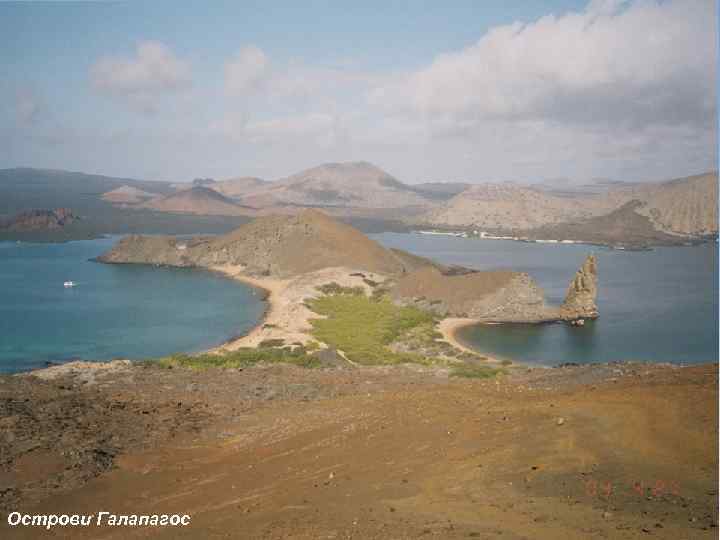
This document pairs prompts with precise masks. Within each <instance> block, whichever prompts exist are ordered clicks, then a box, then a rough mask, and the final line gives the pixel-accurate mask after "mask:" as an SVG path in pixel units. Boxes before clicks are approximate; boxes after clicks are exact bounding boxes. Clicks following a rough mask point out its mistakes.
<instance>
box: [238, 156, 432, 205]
mask: <svg viewBox="0 0 720 540" xmlns="http://www.w3.org/2000/svg"><path fill="white" fill-rule="evenodd" d="M246 204H249V205H251V206H268V205H272V204H292V205H298V206H320V207H322V206H346V207H356V208H402V207H409V206H423V205H428V204H429V198H428V197H424V196H423V195H422V194H421V192H419V191H418V190H416V189H415V188H413V187H412V186H409V185H407V184H403V183H402V182H400V181H399V180H397V179H396V178H394V177H393V176H391V175H389V174H388V173H386V172H385V171H383V170H382V169H380V168H379V167H376V166H375V165H372V164H371V163H367V162H364V161H359V162H350V163H326V164H324V165H320V166H318V167H313V168H312V169H307V170H305V171H301V172H299V173H297V174H294V175H292V176H288V177H287V178H284V179H280V180H276V181H275V182H272V183H269V185H268V186H267V188H266V189H264V190H261V191H259V192H257V193H255V194H254V195H251V196H250V197H248V198H247V199H246Z"/></svg>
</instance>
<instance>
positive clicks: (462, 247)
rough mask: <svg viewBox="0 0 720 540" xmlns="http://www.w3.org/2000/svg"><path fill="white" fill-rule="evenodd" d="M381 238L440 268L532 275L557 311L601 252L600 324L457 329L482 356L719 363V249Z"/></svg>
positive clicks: (546, 362)
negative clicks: (586, 263) (591, 257)
mask: <svg viewBox="0 0 720 540" xmlns="http://www.w3.org/2000/svg"><path fill="white" fill-rule="evenodd" d="M375 238H376V239H377V240H379V241H380V242H382V243H383V244H385V245H387V246H389V247H397V248H401V249H406V250H408V251H412V252H413V253H417V254H419V255H424V256H427V257H431V258H434V259H436V260H440V261H442V262H444V263H454V264H460V265H465V266H470V267H473V268H477V269H482V270H487V269H502V268H505V269H507V268H511V269H514V270H520V271H525V272H528V273H530V275H532V276H533V277H534V278H535V279H536V280H537V282H538V283H539V284H540V286H541V287H542V288H543V289H544V291H545V294H546V297H547V298H548V300H549V301H550V302H553V303H557V304H559V303H561V302H562V300H563V297H564V295H565V291H566V289H567V286H568V283H569V282H570V280H571V279H572V277H573V275H574V273H575V271H576V270H577V269H578V267H579V266H580V265H581V264H582V262H583V260H584V258H585V256H586V255H587V254H588V253H589V252H590V251H595V253H596V255H597V257H598V266H599V279H600V282H599V293H598V308H599V310H600V318H599V319H598V320H597V321H594V322H589V323H588V324H587V325H586V326H585V327H582V328H572V327H569V326H567V325H564V324H547V325H519V324H506V325H477V326H471V327H467V328H464V329H462V330H460V331H459V332H458V338H459V339H460V341H461V342H463V343H464V344H466V345H468V346H470V347H472V348H474V349H476V350H479V351H483V352H486V353H488V354H491V355H495V356H497V357H501V358H508V359H513V360H517V361H521V362H525V363H536V364H542V365H556V364H559V363H564V362H577V363H590V362H611V361H624V360H634V361H646V362H673V363H700V362H717V361H718V248H717V245H716V244H705V245H700V246H695V247H675V248H658V249H655V250H653V251H641V252H630V251H613V250H609V249H605V248H597V247H592V246H583V245H555V244H553V245H547V244H544V245H543V244H528V243H522V242H512V241H495V240H473V239H462V238H453V237H446V236H435V237H428V236H420V235H408V234H392V233H384V234H380V235H376V236H375Z"/></svg>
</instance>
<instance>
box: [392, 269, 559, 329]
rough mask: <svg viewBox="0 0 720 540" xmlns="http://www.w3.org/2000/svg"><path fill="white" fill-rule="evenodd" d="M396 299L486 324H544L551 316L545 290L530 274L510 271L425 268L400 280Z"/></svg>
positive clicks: (395, 293) (395, 295)
mask: <svg viewBox="0 0 720 540" xmlns="http://www.w3.org/2000/svg"><path fill="white" fill-rule="evenodd" d="M391 294H392V298H393V301H395V303H397V304H400V305H414V306H416V307H419V308H421V309H426V310H430V311H433V312H435V313H437V314H438V315H441V316H452V317H468V318H472V319H477V320H478V321H485V322H540V321H544V320H547V319H548V317H549V316H551V315H550V312H549V311H548V308H547V307H546V306H545V299H544V295H543V291H542V289H540V287H538V285H537V284H536V283H535V280H533V279H532V278H531V277H530V276H529V275H528V274H526V273H524V272H510V271H484V272H469V273H465V274H461V275H448V274H445V273H443V272H441V271H440V270H438V269H437V268H421V269H419V270H416V271H414V272H411V273H409V274H408V275H406V276H404V277H403V278H401V279H400V280H398V282H397V284H396V285H395V287H393V289H392V292H391Z"/></svg>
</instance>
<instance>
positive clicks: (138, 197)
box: [101, 185, 158, 204]
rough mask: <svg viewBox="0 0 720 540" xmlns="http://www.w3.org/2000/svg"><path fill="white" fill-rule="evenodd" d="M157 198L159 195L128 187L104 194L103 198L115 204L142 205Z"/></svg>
mask: <svg viewBox="0 0 720 540" xmlns="http://www.w3.org/2000/svg"><path fill="white" fill-rule="evenodd" d="M157 196H158V194H157V193H151V192H149V191H145V190H142V189H139V188H136V187H133V186H127V185H126V186H121V187H119V188H115V189H113V190H110V191H108V192H106V193H103V194H102V196H101V198H102V200H104V201H107V202H110V203H115V204H140V203H143V202H145V201H147V200H149V199H152V198H154V197H157Z"/></svg>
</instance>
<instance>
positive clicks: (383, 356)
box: [307, 294, 434, 365]
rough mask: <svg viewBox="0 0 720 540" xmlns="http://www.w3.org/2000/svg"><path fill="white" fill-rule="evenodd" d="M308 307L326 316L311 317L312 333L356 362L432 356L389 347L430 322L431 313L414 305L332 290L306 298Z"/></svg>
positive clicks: (395, 361)
mask: <svg viewBox="0 0 720 540" xmlns="http://www.w3.org/2000/svg"><path fill="white" fill-rule="evenodd" d="M307 305H308V307H309V308H310V309H311V310H312V311H314V312H315V313H318V314H319V315H324V316H326V317H327V318H326V319H314V320H312V321H311V323H312V326H313V335H314V336H315V338H317V339H318V340H319V341H322V342H325V343H327V344H329V345H331V346H333V347H335V348H336V349H340V350H341V351H343V352H344V353H345V355H346V356H347V357H348V359H349V360H351V361H352V362H355V363H358V364H367V365H378V364H399V363H407V362H414V363H421V364H430V363H432V362H433V360H432V359H429V358H427V357H426V356H423V355H420V354H414V353H405V352H394V351H391V350H390V349H389V348H388V345H390V344H391V343H392V342H393V341H395V340H396V339H397V338H398V337H400V336H401V335H402V334H404V333H405V332H407V331H408V330H410V329H412V328H415V327H418V326H420V325H432V324H433V323H434V317H433V315H432V314H431V313H427V312H425V311H422V310H420V309H417V308H414V307H399V306H396V305H394V304H393V303H392V302H391V301H390V300H389V299H387V298H380V299H377V300H373V299H371V298H368V297H367V296H365V294H362V295H360V294H358V295H356V294H331V295H326V296H322V297H320V298H313V299H310V300H308V301H307Z"/></svg>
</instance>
